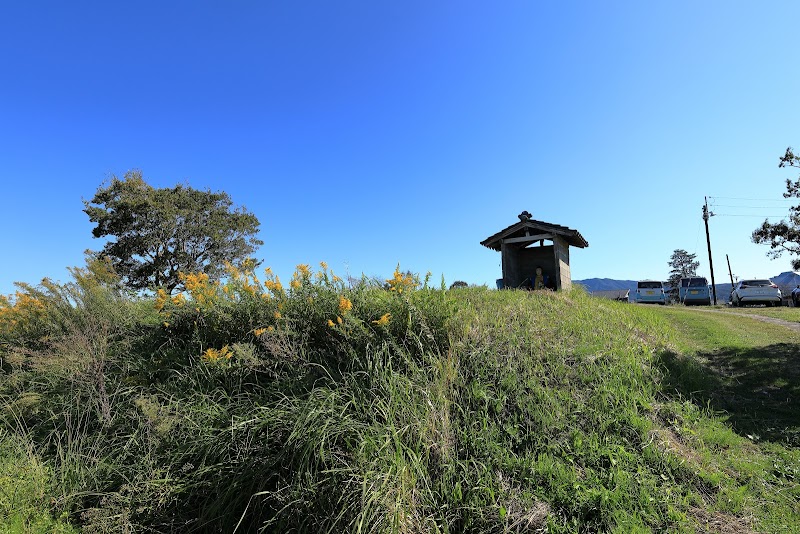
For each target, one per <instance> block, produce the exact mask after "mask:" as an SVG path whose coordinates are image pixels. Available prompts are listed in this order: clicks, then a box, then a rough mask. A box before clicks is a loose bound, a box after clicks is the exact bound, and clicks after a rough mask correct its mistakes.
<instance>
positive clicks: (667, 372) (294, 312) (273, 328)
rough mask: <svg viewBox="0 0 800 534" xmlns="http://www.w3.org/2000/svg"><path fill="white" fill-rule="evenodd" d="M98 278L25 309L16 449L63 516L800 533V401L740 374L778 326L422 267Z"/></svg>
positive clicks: (31, 299) (16, 375) (5, 421)
mask: <svg viewBox="0 0 800 534" xmlns="http://www.w3.org/2000/svg"><path fill="white" fill-rule="evenodd" d="M76 274H77V275H79V276H76V280H75V282H74V283H72V284H68V285H66V286H56V285H52V284H51V285H49V286H47V285H46V286H44V287H43V288H27V289H26V291H27V292H28V293H25V294H24V295H27V297H26V298H18V299H17V300H16V302H14V303H13V305H11V303H7V305H6V306H5V307H4V308H3V307H2V306H0V308H2V310H0V332H1V333H2V338H0V342H1V343H0V358H1V359H2V361H0V365H1V366H2V371H3V374H2V378H1V379H0V429H2V430H1V431H2V434H0V437H2V438H3V439H2V444H3V447H4V448H3V449H2V450H0V461H6V462H10V463H9V464H8V465H9V466H11V467H9V468H8V469H9V470H10V471H13V470H14V469H16V471H17V472H21V473H22V478H23V479H25V480H29V481H33V482H32V483H31V485H30V486H29V487H31V488H35V489H36V491H35V492H33V493H30V492H27V493H24V494H25V495H27V497H25V498H24V499H23V500H21V501H20V500H18V501H15V502H20V503H22V504H20V505H19V508H20V509H22V510H26V509H28V510H30V513H29V515H31V514H32V515H34V516H35V515H37V514H38V515H39V516H41V517H42V518H43V520H49V521H53V524H56V525H58V528H61V525H62V523H63V522H64V521H66V520H69V521H70V522H71V523H72V524H73V525H75V527H76V529H77V528H80V529H81V531H82V532H88V533H95V532H97V533H99V532H138V531H144V532H275V531H281V532H283V531H286V532H386V533H422V532H432V533H436V532H441V533H451V532H452V533H455V532H480V533H483V532H498V533H500V532H543V531H547V532H554V533H567V532H570V533H571V532H620V533H623V532H624V533H627V532H664V531H670V532H738V533H749V532H755V531H758V532H775V533H777V532H800V512H798V509H799V508H800V506H798V504H799V503H800V496H799V495H798V476H799V475H798V473H797V466H798V465H800V463H799V462H800V458H798V456H797V450H798V448H797V446H796V445H793V444H792V442H790V441H789V440H788V438H787V436H789V437H791V436H792V435H793V434H792V432H793V430H792V429H793V428H794V427H793V426H792V425H793V424H794V423H795V420H794V419H792V415H791V410H787V411H784V412H778V411H777V408H776V407H775V406H773V407H770V409H772V411H773V412H774V413H772V416H773V419H771V421H772V423H771V426H769V427H768V428H761V427H759V425H758V417H754V416H753V413H761V412H758V411H757V410H761V409H762V407H761V405H759V404H758V402H757V399H760V397H758V396H757V395H755V394H754V393H753V392H752V391H750V390H748V389H747V388H741V389H737V388H739V387H740V383H741V382H742V381H743V379H744V378H743V376H744V375H746V374H747V373H748V372H749V371H750V367H749V366H751V365H753V366H756V367H758V366H759V365H761V364H762V363H764V362H767V363H771V365H772V367H771V369H772V371H773V372H776V373H777V372H781V371H782V370H783V367H784V366H789V365H790V364H791V358H793V357H794V356H793V353H792V350H793V348H792V347H793V345H794V344H795V343H796V342H797V340H796V339H795V338H792V339H791V340H784V343H785V345H786V347H784V349H783V351H782V352H778V354H777V356H776V355H775V354H773V352H774V351H773V350H772V345H774V340H773V341H769V336H770V334H769V332H768V329H767V327H769V326H770V325H763V324H762V323H758V324H757V325H756V324H755V322H754V324H752V325H751V324H749V323H747V321H748V320H747V319H746V318H741V317H735V316H728V315H723V314H697V313H693V312H692V311H691V310H688V311H687V310H678V309H675V310H672V309H666V310H665V309H663V308H658V309H656V308H645V307H642V306H630V305H628V304H625V303H615V302H610V301H603V300H599V299H594V298H591V297H589V296H587V295H586V294H585V293H584V292H582V291H580V290H576V291H573V292H568V293H553V292H524V291H490V290H488V289H486V288H460V289H455V290H452V291H446V290H444V288H442V289H433V288H431V287H429V285H428V283H427V280H425V281H424V282H423V281H422V280H419V279H418V278H414V277H409V276H406V275H402V274H401V273H400V272H399V269H398V270H397V271H396V272H395V277H394V278H393V279H390V280H389V281H387V283H386V284H376V283H374V282H371V281H368V280H362V281H361V282H360V283H357V284H345V283H344V282H342V281H341V280H338V279H337V278H336V277H335V276H334V275H333V274H332V273H330V272H329V271H328V270H327V267H325V266H324V265H323V266H322V271H320V272H318V273H312V272H311V271H310V269H309V268H308V266H298V270H297V272H296V273H295V276H294V277H293V279H292V282H291V284H290V286H289V288H288V289H284V288H283V286H282V285H281V284H280V281H279V280H278V279H277V278H276V277H274V276H272V275H271V274H270V273H269V272H267V277H266V279H265V280H264V281H259V280H258V279H257V278H255V276H254V275H253V274H252V273H241V272H235V271H232V272H231V277H230V280H229V281H228V282H227V283H226V284H224V285H215V284H212V283H210V282H208V281H207V279H206V280H204V279H203V278H202V276H200V275H191V278H189V277H187V282H188V283H187V286H188V287H189V291H188V292H187V294H186V295H184V296H181V297H177V296H175V297H173V298H169V296H167V295H165V294H164V295H161V294H159V295H157V296H156V298H155V299H138V298H135V297H131V296H129V295H126V294H124V292H121V291H119V289H118V288H117V287H115V286H113V285H107V284H102V283H99V282H98V281H97V280H96V279H95V278H93V277H92V276H90V273H87V272H83V271H81V272H77V273H76ZM706 315H709V316H712V315H713V316H714V317H717V316H718V318H716V319H715V318H713V317H710V318H708V319H706V318H705V316H706ZM745 323H747V324H746V325H745V326H746V327H745V328H742V325H743V324H745ZM737 325H738V329H737ZM751 327H754V328H751ZM751 330H753V332H751ZM777 332H778V331H777V330H776V331H775V332H774V334H775V335H777ZM725 351H732V352H730V354H727V353H726V352H725ZM726 354H727V358H728V359H727V360H724V358H725V357H726ZM770 355H771V356H770ZM769 357H772V360H769ZM726 373H727V374H726ZM768 379H769V374H768V373H764V374H763V376H760V377H754V378H753V380H754V381H756V382H758V381H759V380H760V381H762V382H766V381H767V380H768ZM772 385H777V386H780V387H782V388H784V390H782V392H783V393H790V394H792V395H794V392H795V389H793V388H796V386H797V380H796V379H795V378H793V377H791V376H790V377H789V378H788V379H786V384H783V385H780V384H777V383H773V384H772ZM751 386H752V387H755V386H753V384H751ZM771 391H772V390H771ZM774 391H777V390H774ZM728 397H731V398H728ZM740 397H741V398H740ZM726 402H728V403H731V402H732V403H733V404H724V403H726ZM775 402H777V397H776V398H775ZM776 406H777V405H776ZM792 406H795V405H793V404H791V403H790V407H792ZM726 407H728V408H730V410H728V408H726ZM723 410H728V411H723ZM767 411H769V410H766V409H764V413H763V415H765V416H766V415H770V414H768V413H766V412H767ZM776 413H777V414H778V415H779V417H778V416H775V414H776ZM747 425H749V426H747ZM748 435H750V437H748ZM14 466H16V467H14ZM0 487H3V486H1V485H0ZM26 487H28V486H26ZM26 513H27V512H26ZM54 517H57V518H58V521H56V519H53V518H54ZM0 518H1V517H0ZM0 525H1V524H0ZM65 528H66V527H65ZM12 532H14V531H13V530H12ZM25 532H27V531H25ZM67 532H69V531H67Z"/></svg>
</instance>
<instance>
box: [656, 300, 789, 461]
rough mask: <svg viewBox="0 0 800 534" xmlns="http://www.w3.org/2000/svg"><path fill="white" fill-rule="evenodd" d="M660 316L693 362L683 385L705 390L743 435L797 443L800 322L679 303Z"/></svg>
mask: <svg viewBox="0 0 800 534" xmlns="http://www.w3.org/2000/svg"><path fill="white" fill-rule="evenodd" d="M663 316H664V317H665V318H666V319H667V320H668V321H669V322H670V323H671V324H672V326H673V327H674V328H675V330H676V331H677V332H678V337H677V339H676V352H678V353H680V354H683V355H686V356H687V357H688V358H689V360H690V361H691V364H688V365H687V367H686V369H684V370H683V372H682V373H681V380H682V381H683V386H682V387H683V388H684V389H687V388H688V389H691V388H696V391H701V392H703V393H702V394H701V395H702V397H703V400H704V401H705V402H707V403H709V404H710V405H711V406H712V407H713V408H715V409H717V410H719V411H723V412H725V413H727V414H728V417H729V420H730V421H731V422H732V423H733V424H734V427H736V428H737V429H739V430H741V431H742V433H744V434H749V435H757V436H761V437H765V438H766V439H770V440H775V441H779V442H786V443H788V444H791V446H793V447H797V446H800V325H798V324H797V323H792V322H790V321H784V320H780V319H776V318H774V317H766V316H759V315H747V314H740V313H730V312H714V311H711V310H704V311H702V310H700V309H687V308H678V307H673V308H667V309H665V310H663ZM765 321H766V322H765ZM692 375H694V376H692Z"/></svg>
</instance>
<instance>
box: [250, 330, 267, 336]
mask: <svg viewBox="0 0 800 534" xmlns="http://www.w3.org/2000/svg"><path fill="white" fill-rule="evenodd" d="M266 331H267V329H266V328H256V329H255V330H253V334H255V336H256V337H258V336H262V335H264V333H265V332H266Z"/></svg>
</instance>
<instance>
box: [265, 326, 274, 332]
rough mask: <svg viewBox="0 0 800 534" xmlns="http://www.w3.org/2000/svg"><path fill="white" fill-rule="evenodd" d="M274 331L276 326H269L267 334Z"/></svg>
mask: <svg viewBox="0 0 800 534" xmlns="http://www.w3.org/2000/svg"><path fill="white" fill-rule="evenodd" d="M273 330H275V327H274V326H268V327H267V332H272V331H273Z"/></svg>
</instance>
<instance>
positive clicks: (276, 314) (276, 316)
mask: <svg viewBox="0 0 800 534" xmlns="http://www.w3.org/2000/svg"><path fill="white" fill-rule="evenodd" d="M274 315H275V318H276V319H280V318H281V312H279V311H276V312H275V314H274Z"/></svg>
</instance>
